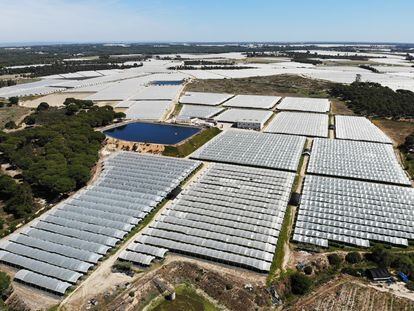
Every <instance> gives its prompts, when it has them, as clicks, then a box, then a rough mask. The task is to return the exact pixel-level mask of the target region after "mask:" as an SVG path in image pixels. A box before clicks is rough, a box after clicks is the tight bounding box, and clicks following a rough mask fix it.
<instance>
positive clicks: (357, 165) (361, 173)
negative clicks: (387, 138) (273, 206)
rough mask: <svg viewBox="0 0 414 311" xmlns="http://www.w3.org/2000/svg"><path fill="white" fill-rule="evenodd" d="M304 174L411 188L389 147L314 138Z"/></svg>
mask: <svg viewBox="0 0 414 311" xmlns="http://www.w3.org/2000/svg"><path fill="white" fill-rule="evenodd" d="M308 173H314V174H319V175H329V176H339V177H347V178H353V179H362V180H370V181H378V182H386V183H393V184H401V185H410V184H411V183H410V180H409V179H408V177H407V175H406V174H405V172H404V170H403V169H402V167H401V165H400V164H399V163H398V160H397V158H396V156H395V153H394V149H393V147H392V145H389V144H378V143H369V142H358V141H350V140H336V139H321V138H316V139H315V140H314V142H313V147H312V155H311V157H310V161H309V166H308Z"/></svg>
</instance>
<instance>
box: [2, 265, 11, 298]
mask: <svg viewBox="0 0 414 311" xmlns="http://www.w3.org/2000/svg"><path fill="white" fill-rule="evenodd" d="M9 293H10V277H9V276H8V275H7V274H6V273H4V272H2V271H0V297H1V298H3V299H4V298H7V296H8V295H9Z"/></svg>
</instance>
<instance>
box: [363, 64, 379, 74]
mask: <svg viewBox="0 0 414 311" xmlns="http://www.w3.org/2000/svg"><path fill="white" fill-rule="evenodd" d="M359 68H362V69H366V70H369V71H372V72H374V73H379V70H378V69H376V68H374V67H372V66H369V65H359Z"/></svg>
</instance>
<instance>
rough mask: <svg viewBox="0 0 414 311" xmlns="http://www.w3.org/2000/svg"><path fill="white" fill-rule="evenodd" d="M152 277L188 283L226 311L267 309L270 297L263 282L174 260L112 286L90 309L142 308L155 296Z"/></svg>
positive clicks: (84, 306) (269, 304) (155, 289)
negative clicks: (133, 278) (132, 279)
mask: <svg viewBox="0 0 414 311" xmlns="http://www.w3.org/2000/svg"><path fill="white" fill-rule="evenodd" d="M154 278H161V279H163V280H165V281H166V282H168V283H169V284H171V285H173V286H177V285H180V284H184V283H187V284H188V283H190V284H192V285H193V286H194V287H195V288H196V289H198V290H200V291H202V292H203V293H205V294H206V295H207V296H208V297H209V298H211V299H212V300H214V301H216V302H218V303H219V304H220V305H223V306H224V307H226V308H227V309H229V310H237V311H244V310H246V311H247V310H249V311H250V310H269V309H270V308H271V303H270V298H271V297H270V294H269V293H268V292H267V290H266V287H265V285H264V283H263V282H260V281H257V282H255V281H251V282H250V283H249V282H248V281H246V279H245V278H243V277H241V276H236V275H235V274H228V273H225V272H224V271H220V272H218V271H215V270H212V269H209V268H207V267H205V266H201V265H198V264H196V263H193V262H188V261H174V262H171V263H168V264H166V265H163V266H161V267H160V268H159V269H157V270H154V271H150V272H147V273H145V274H144V275H142V276H141V277H140V278H138V279H137V280H136V281H134V282H132V283H130V284H125V285H124V286H123V288H122V289H121V288H120V287H118V288H115V289H112V290H111V291H110V293H108V292H107V293H106V294H104V295H100V296H98V297H96V298H95V299H97V301H98V305H97V306H96V307H95V309H93V308H92V309H91V310H125V311H127V310H142V308H144V307H145V305H147V304H148V303H149V302H150V301H151V300H152V299H154V298H155V297H157V296H158V295H159V291H158V290H157V288H156V287H155V284H154V283H153V281H152V280H153V279H154ZM247 283H249V284H250V285H251V287H250V286H249V289H247V288H245V285H246V284H247ZM131 292H133V296H132V294H130V293H131ZM79 307H80V308H79V309H78V310H84V309H85V308H86V307H87V305H83V306H79ZM64 310H66V309H64Z"/></svg>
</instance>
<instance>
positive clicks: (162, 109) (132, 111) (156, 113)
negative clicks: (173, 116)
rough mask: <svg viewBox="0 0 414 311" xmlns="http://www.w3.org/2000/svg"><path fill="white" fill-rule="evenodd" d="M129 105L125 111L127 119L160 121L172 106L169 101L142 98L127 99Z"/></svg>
mask: <svg viewBox="0 0 414 311" xmlns="http://www.w3.org/2000/svg"><path fill="white" fill-rule="evenodd" d="M128 104H130V107H129V108H128V109H127V110H126V111H125V114H126V117H127V118H128V119H140V120H155V121H160V120H161V119H162V118H163V116H164V115H165V114H166V113H167V112H168V111H169V110H170V108H171V107H172V104H173V103H172V102H171V101H165V100H143V101H129V103H128Z"/></svg>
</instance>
